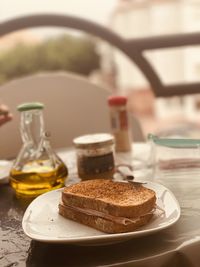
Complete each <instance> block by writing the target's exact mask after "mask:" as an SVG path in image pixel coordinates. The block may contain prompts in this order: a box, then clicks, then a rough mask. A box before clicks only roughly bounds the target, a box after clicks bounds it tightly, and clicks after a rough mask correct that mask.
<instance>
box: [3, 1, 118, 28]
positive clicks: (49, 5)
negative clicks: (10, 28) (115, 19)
mask: <svg viewBox="0 0 200 267" xmlns="http://www.w3.org/2000/svg"><path fill="white" fill-rule="evenodd" d="M116 3H117V0H0V21H3V20H5V19H8V18H12V17H15V16H19V15H27V14H30V13H41V12H47V13H48V12H57V13H58V12H59V13H62V14H63V13H64V14H70V15H72V14H73V15H77V16H81V17H84V18H88V19H90V20H93V21H96V22H98V23H103V24H104V23H106V21H107V19H108V16H109V14H110V12H111V11H112V10H113V8H114V6H115V4H116Z"/></svg>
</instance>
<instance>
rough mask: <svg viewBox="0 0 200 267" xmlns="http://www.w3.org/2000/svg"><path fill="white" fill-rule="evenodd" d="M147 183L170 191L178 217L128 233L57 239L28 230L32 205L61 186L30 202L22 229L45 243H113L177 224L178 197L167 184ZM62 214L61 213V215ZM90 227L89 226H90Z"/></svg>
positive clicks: (30, 236)
mask: <svg viewBox="0 0 200 267" xmlns="http://www.w3.org/2000/svg"><path fill="white" fill-rule="evenodd" d="M144 182H145V183H146V184H145V186H146V185H147V186H148V184H149V186H150V185H153V186H156V187H160V188H162V189H163V191H164V190H167V192H169V193H170V196H171V197H172V198H173V201H174V202H175V203H176V210H177V216H176V218H174V219H173V220H172V221H171V222H169V223H168V224H166V225H161V226H158V227H155V228H153V229H144V230H137V231H132V232H126V233H117V234H107V233H103V232H102V233H103V234H102V235H91V236H79V237H67V238H60V239H58V238H56V239H53V238H52V237H50V238H48V237H46V236H45V238H42V237H41V236H40V237H38V235H37V234H31V233H29V232H27V231H26V224H27V221H26V217H27V214H28V213H30V212H29V211H30V210H31V208H32V206H34V205H35V203H36V202H38V201H39V199H42V198H46V195H50V194H55V192H59V191H60V192H61V191H62V190H63V188H64V187H63V188H59V189H56V190H52V191H49V192H46V193H44V194H42V195H40V196H38V197H37V198H35V199H34V200H33V201H32V202H31V203H30V204H29V206H28V207H27V209H26V211H25V213H24V215H23V219H22V229H23V231H24V233H25V235H27V236H28V237H29V238H31V239H33V240H36V241H40V242H44V243H65V244H72V243H76V244H78V243H88V242H90V241H92V243H93V242H97V243H98V242H101V241H104V240H105V242H106V243H107V242H109V241H110V242H111V241H113V242H112V243H115V242H117V241H118V240H119V239H120V240H121V241H123V240H128V239H132V238H138V237H140V236H141V237H143V236H146V235H150V234H153V233H156V232H159V231H161V230H164V229H166V228H168V227H170V226H172V225H173V224H175V223H176V222H177V221H178V220H179V218H180V215H181V208H180V204H179V202H178V200H177V199H176V197H175V195H174V193H173V192H172V191H171V190H170V189H168V188H167V187H166V186H165V185H163V184H161V183H156V182H152V181H144ZM60 216H61V215H60ZM88 227H89V226H88Z"/></svg>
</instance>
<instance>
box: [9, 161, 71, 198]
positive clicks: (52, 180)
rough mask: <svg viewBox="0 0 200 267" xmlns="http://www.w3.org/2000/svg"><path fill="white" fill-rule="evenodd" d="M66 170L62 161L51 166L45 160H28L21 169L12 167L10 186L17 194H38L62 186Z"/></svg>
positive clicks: (66, 173)
mask: <svg viewBox="0 0 200 267" xmlns="http://www.w3.org/2000/svg"><path fill="white" fill-rule="evenodd" d="M67 175H68V171H67V169H66V167H65V165H64V164H63V163H61V164H60V165H58V167H57V168H55V169H54V168H52V167H51V166H50V165H49V164H48V163H47V162H46V161H36V162H29V163H27V164H26V165H24V166H23V168H22V170H16V169H14V168H13V169H12V170H11V172H10V176H11V186H12V187H13V188H14V189H15V191H16V193H17V194H18V195H27V196H28V195H30V196H33V195H39V194H42V193H45V192H47V191H49V190H53V189H57V188H60V187H63V186H64V181H65V179H66V178H67Z"/></svg>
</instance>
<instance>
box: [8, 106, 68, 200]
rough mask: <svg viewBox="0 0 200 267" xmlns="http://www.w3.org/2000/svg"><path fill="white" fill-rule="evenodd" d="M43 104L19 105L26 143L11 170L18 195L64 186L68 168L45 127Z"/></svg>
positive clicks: (22, 131) (40, 192) (23, 138)
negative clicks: (54, 149)
mask: <svg viewBox="0 0 200 267" xmlns="http://www.w3.org/2000/svg"><path fill="white" fill-rule="evenodd" d="M43 108H44V105H43V104H42V103H37V102H36V103H35V102H34V103H25V104H22V105H19V106H18V111H20V112H21V125H20V130H21V137H22V141H23V146H22V148H21V150H20V152H19V154H18V156H17V158H16V160H15V161H14V163H13V167H12V168H11V171H10V183H11V186H12V187H13V188H14V190H15V191H16V194H17V195H22V196H30V197H34V196H37V195H40V194H42V193H45V192H47V191H50V190H53V189H57V188H60V187H63V186H64V183H65V179H66V178H67V175H68V169H67V167H66V166H65V164H64V163H63V162H62V160H61V159H60V158H59V157H58V156H57V155H56V153H55V152H54V151H53V150H52V148H51V146H50V143H49V138H48V134H47V133H45V130H44V120H43Z"/></svg>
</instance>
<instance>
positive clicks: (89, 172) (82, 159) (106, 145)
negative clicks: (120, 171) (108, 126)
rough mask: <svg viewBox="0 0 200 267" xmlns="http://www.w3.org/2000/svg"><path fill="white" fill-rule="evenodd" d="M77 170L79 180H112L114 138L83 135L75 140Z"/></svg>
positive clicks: (107, 135)
mask: <svg viewBox="0 0 200 267" xmlns="http://www.w3.org/2000/svg"><path fill="white" fill-rule="evenodd" d="M73 143H74V145H75V148H76V156H77V169H78V175H79V177H80V178H82V179H84V180H87V179H98V178H111V179H112V178H113V174H114V169H115V164H114V137H113V136H112V135H111V134H107V133H96V134H89V135H83V136H79V137H77V138H75V139H74V140H73Z"/></svg>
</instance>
